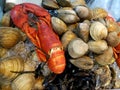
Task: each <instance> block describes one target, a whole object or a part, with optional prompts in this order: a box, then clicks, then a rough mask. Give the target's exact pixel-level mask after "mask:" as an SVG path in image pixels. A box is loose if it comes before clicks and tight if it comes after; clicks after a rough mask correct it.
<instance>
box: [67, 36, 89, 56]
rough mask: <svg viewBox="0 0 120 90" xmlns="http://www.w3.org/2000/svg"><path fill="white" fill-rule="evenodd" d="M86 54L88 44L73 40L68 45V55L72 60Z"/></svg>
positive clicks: (78, 39)
mask: <svg viewBox="0 0 120 90" xmlns="http://www.w3.org/2000/svg"><path fill="white" fill-rule="evenodd" d="M87 52H88V44H87V43H85V42H84V41H83V40H82V39H80V38H75V39H73V40H72V41H70V43H69V45H68V53H69V55H70V56H71V57H72V58H79V57H81V56H83V55H85V54H86V53H87Z"/></svg>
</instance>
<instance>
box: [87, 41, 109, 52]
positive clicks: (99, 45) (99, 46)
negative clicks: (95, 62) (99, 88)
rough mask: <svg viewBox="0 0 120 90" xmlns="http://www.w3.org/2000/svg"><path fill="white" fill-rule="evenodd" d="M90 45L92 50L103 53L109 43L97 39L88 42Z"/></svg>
mask: <svg viewBox="0 0 120 90" xmlns="http://www.w3.org/2000/svg"><path fill="white" fill-rule="evenodd" d="M88 47H89V50H90V51H92V52H94V53H97V54H101V53H103V52H104V51H105V50H107V49H108V45H107V42H106V41H105V40H97V41H93V40H91V41H89V42H88Z"/></svg>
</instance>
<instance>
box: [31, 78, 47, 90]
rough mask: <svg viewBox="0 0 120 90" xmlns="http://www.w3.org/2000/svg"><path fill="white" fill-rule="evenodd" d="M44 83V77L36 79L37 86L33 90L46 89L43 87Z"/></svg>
mask: <svg viewBox="0 0 120 90" xmlns="http://www.w3.org/2000/svg"><path fill="white" fill-rule="evenodd" d="M43 82H44V77H42V76H40V77H38V78H37V79H35V84H34V86H33V88H32V90H44V88H45V87H44V86H43Z"/></svg>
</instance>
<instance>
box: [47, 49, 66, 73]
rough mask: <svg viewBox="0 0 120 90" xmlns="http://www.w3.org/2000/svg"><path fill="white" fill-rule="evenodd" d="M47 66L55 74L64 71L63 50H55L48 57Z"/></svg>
mask: <svg viewBox="0 0 120 90" xmlns="http://www.w3.org/2000/svg"><path fill="white" fill-rule="evenodd" d="M48 66H49V69H50V70H51V71H53V72H54V73H56V74H60V73H62V72H63V71H64V69H65V66H66V60H65V56H64V51H63V50H57V51H56V52H53V53H52V54H51V55H50V58H49V59H48Z"/></svg>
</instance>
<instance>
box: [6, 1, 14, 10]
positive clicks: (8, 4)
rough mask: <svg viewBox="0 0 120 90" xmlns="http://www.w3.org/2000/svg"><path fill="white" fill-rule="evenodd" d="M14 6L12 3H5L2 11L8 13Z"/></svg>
mask: <svg viewBox="0 0 120 90" xmlns="http://www.w3.org/2000/svg"><path fill="white" fill-rule="evenodd" d="M14 6H15V4H14V3H11V2H6V3H5V7H4V11H5V12H7V11H10V10H11V9H12V8H13V7H14Z"/></svg>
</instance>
